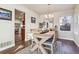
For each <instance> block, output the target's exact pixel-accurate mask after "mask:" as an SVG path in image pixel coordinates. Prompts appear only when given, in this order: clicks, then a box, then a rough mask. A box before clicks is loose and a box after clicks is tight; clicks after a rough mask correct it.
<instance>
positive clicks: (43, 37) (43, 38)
mask: <svg viewBox="0 0 79 59" xmlns="http://www.w3.org/2000/svg"><path fill="white" fill-rule="evenodd" d="M53 35H55V31H48V32H46V33H38V32H36V33H34V34H33V36H34V39H33V41H34V42H35V43H36V44H35V45H34V46H33V48H32V49H31V51H35V50H36V49H38V50H40V51H41V52H42V53H43V54H47V51H46V50H45V49H44V47H43V45H42V44H43V43H44V42H45V41H46V40H48V39H49V38H50V37H52V36H53ZM39 39H40V40H39Z"/></svg>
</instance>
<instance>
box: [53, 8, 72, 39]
mask: <svg viewBox="0 0 79 59" xmlns="http://www.w3.org/2000/svg"><path fill="white" fill-rule="evenodd" d="M61 16H72V17H73V9H70V10H64V11H60V12H55V13H54V25H57V26H58V35H59V38H60V39H68V40H73V18H72V21H71V31H60V23H59V18H60V17H61Z"/></svg>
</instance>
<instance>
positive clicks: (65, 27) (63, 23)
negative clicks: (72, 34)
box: [60, 16, 72, 31]
mask: <svg viewBox="0 0 79 59" xmlns="http://www.w3.org/2000/svg"><path fill="white" fill-rule="evenodd" d="M71 20H72V16H63V17H60V30H61V31H70V30H71Z"/></svg>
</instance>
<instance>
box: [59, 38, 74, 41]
mask: <svg viewBox="0 0 79 59" xmlns="http://www.w3.org/2000/svg"><path fill="white" fill-rule="evenodd" d="M58 39H63V40H70V41H74V39H69V38H58Z"/></svg>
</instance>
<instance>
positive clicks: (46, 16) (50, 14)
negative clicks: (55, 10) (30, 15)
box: [44, 4, 54, 19]
mask: <svg viewBox="0 0 79 59" xmlns="http://www.w3.org/2000/svg"><path fill="white" fill-rule="evenodd" d="M50 6H51V4H48V10H47V13H46V14H45V15H44V18H46V19H50V18H53V17H54V14H52V13H50V8H51V7H50Z"/></svg>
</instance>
